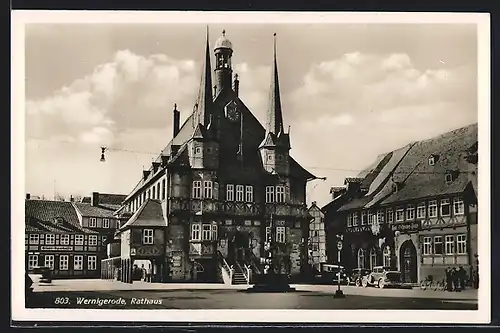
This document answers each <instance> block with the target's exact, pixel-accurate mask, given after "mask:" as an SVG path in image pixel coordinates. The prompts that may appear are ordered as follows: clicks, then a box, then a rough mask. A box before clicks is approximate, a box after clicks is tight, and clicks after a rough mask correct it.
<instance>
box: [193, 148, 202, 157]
mask: <svg viewBox="0 0 500 333" xmlns="http://www.w3.org/2000/svg"><path fill="white" fill-rule="evenodd" d="M194 153H195V154H197V155H198V154H201V147H196V148H195V149H194Z"/></svg>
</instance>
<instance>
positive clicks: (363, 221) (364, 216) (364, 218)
mask: <svg viewBox="0 0 500 333" xmlns="http://www.w3.org/2000/svg"><path fill="white" fill-rule="evenodd" d="M366 221H367V219H366V212H361V225H365V224H366Z"/></svg>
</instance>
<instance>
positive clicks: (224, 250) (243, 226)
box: [103, 31, 316, 283]
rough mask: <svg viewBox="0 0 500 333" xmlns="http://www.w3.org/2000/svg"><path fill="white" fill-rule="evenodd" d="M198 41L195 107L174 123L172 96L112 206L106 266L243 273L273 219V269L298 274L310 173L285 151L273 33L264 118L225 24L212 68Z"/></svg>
mask: <svg viewBox="0 0 500 333" xmlns="http://www.w3.org/2000/svg"><path fill="white" fill-rule="evenodd" d="M204 51H205V55H204V63H203V71H202V77H201V82H200V88H199V93H198V96H197V100H196V102H195V104H194V106H190V108H191V107H193V111H192V112H191V114H190V115H189V116H188V117H187V119H185V120H184V121H183V122H182V126H181V119H180V111H179V110H178V109H177V105H175V106H174V110H173V136H172V138H171V140H170V142H169V143H168V145H167V146H166V148H165V149H164V150H163V151H162V153H161V154H160V156H158V158H157V159H156V160H155V161H154V162H152V165H151V166H150V168H148V169H147V170H143V171H142V175H141V179H140V180H139V182H138V184H137V185H136V187H135V188H134V189H133V190H132V191H131V192H130V194H129V195H128V196H127V197H126V199H125V200H124V202H123V205H122V207H121V208H120V209H119V210H118V211H117V212H116V215H117V217H118V218H119V219H121V220H122V226H121V228H120V229H119V230H118V231H117V233H116V234H115V239H114V241H113V242H114V244H110V245H112V246H113V249H114V250H113V251H111V252H112V253H111V252H110V253H108V259H105V260H104V261H103V267H104V269H105V270H106V271H105V272H104V274H105V275H107V276H108V277H109V276H113V274H116V272H117V271H118V279H121V280H122V281H124V282H131V281H132V272H133V268H134V262H138V261H141V262H142V261H143V260H146V261H147V262H149V264H147V266H149V267H151V273H152V274H153V276H154V277H153V279H154V280H155V281H158V282H170V281H172V282H175V281H198V282H201V281H203V282H227V283H234V282H236V279H237V278H239V279H240V280H243V281H246V282H247V283H248V282H249V281H250V280H251V275H252V274H259V273H262V270H263V267H262V265H261V264H260V262H261V261H260V258H262V257H263V256H264V241H265V239H266V238H268V237H269V236H270V235H271V229H270V226H272V228H275V230H273V233H272V234H273V235H275V242H276V243H277V244H278V246H277V247H276V249H275V253H274V254H273V258H276V266H275V270H276V272H278V273H283V274H288V275H289V276H290V278H291V280H292V281H293V280H297V279H298V278H299V276H300V275H301V272H302V269H303V268H304V266H305V265H306V264H307V262H308V259H307V248H308V246H307V239H308V232H309V221H310V219H311V218H310V215H309V214H308V211H307V206H306V183H307V182H308V181H310V180H313V179H316V177H315V176H314V175H312V174H311V173H310V172H308V171H307V170H305V169H304V168H303V167H302V166H301V165H300V164H299V163H298V162H297V161H296V160H295V159H294V158H292V157H291V156H290V150H291V144H290V135H289V131H287V130H286V129H285V126H284V121H283V116H284V113H285V112H283V111H284V110H283V109H282V105H281V98H280V88H279V80H278V68H277V59H276V37H275V40H274V58H273V66H272V78H271V85H270V98H269V105H268V108H267V116H266V118H267V119H266V123H265V126H262V125H261V124H260V122H259V121H258V120H257V118H256V117H255V116H254V115H253V114H252V112H251V111H250V110H249V109H248V108H247V106H246V105H245V104H244V103H243V102H242V100H241V99H240V98H239V93H240V92H239V79H238V75H237V74H234V73H233V68H232V57H233V51H234V49H233V45H232V43H231V42H230V41H229V40H228V39H227V38H226V36H225V31H223V32H222V35H221V36H220V37H219V38H218V39H217V41H216V42H215V46H214V49H213V52H214V55H215V67H214V69H213V71H212V64H211V50H210V46H209V39H208V33H207V40H206V46H205V50H204ZM285 114H286V113H285ZM228 279H229V281H228ZM231 280H232V281H231Z"/></svg>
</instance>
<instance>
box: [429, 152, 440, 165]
mask: <svg viewBox="0 0 500 333" xmlns="http://www.w3.org/2000/svg"><path fill="white" fill-rule="evenodd" d="M438 160H439V155H436V154H432V155H431V156H429V159H428V161H429V165H434V164H436V162H437V161H438Z"/></svg>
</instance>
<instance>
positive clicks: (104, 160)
mask: <svg viewBox="0 0 500 333" xmlns="http://www.w3.org/2000/svg"><path fill="white" fill-rule="evenodd" d="M106 149H107V148H106V146H102V147H101V162H106V157H105V156H104V153H105V152H106Z"/></svg>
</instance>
